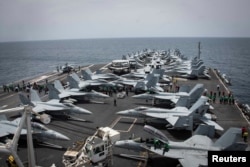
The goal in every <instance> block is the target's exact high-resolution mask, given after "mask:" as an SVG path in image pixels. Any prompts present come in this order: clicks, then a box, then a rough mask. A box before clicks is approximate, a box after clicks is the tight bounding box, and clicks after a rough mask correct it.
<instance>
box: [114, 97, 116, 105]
mask: <svg viewBox="0 0 250 167" xmlns="http://www.w3.org/2000/svg"><path fill="white" fill-rule="evenodd" d="M114 106H116V99H115V98H114Z"/></svg>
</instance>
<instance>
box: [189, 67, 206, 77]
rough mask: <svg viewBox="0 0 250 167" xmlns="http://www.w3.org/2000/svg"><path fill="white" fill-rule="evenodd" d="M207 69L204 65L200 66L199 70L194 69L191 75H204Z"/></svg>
mask: <svg viewBox="0 0 250 167" xmlns="http://www.w3.org/2000/svg"><path fill="white" fill-rule="evenodd" d="M205 69H206V67H205V66H204V65H202V66H200V67H199V68H197V69H193V70H192V72H191V75H196V76H198V75H200V74H203V72H204V70H205Z"/></svg>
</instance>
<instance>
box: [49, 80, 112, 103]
mask: <svg viewBox="0 0 250 167" xmlns="http://www.w3.org/2000/svg"><path fill="white" fill-rule="evenodd" d="M48 88H49V99H57V98H58V97H59V99H65V98H66V99H68V98H73V99H77V100H83V99H90V98H107V97H109V96H108V95H106V94H103V93H99V92H96V91H94V90H91V91H90V92H83V91H80V90H79V89H77V88H73V89H64V88H63V86H62V84H61V82H60V81H59V80H55V81H54V86H53V85H50V84H49V85H48ZM69 100H70V101H71V99H69ZM73 102H74V101H73Z"/></svg>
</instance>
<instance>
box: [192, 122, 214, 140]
mask: <svg viewBox="0 0 250 167" xmlns="http://www.w3.org/2000/svg"><path fill="white" fill-rule="evenodd" d="M214 134H215V128H214V126H211V125H204V124H200V125H199V126H198V128H197V129H196V130H195V131H194V133H193V135H203V136H208V137H210V138H214Z"/></svg>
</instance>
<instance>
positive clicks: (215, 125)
mask: <svg viewBox="0 0 250 167" xmlns="http://www.w3.org/2000/svg"><path fill="white" fill-rule="evenodd" d="M200 120H201V121H202V122H203V123H205V124H207V125H211V126H214V128H215V129H216V130H219V131H223V130H224V128H223V127H221V126H220V125H219V124H217V123H216V122H215V121H212V120H211V119H208V118H207V117H206V114H205V115H204V116H203V117H201V118H200Z"/></svg>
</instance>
